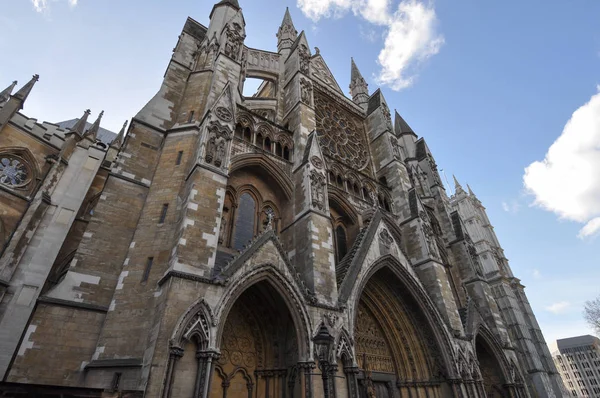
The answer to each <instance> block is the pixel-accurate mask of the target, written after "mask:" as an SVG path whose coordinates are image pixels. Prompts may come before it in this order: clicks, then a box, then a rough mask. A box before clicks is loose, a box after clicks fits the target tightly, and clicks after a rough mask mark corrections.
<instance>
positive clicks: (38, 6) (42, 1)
mask: <svg viewBox="0 0 600 398" xmlns="http://www.w3.org/2000/svg"><path fill="white" fill-rule="evenodd" d="M31 2H32V3H33V8H35V10H36V11H37V12H42V11H44V10H45V9H46V7H48V1H47V0H31Z"/></svg>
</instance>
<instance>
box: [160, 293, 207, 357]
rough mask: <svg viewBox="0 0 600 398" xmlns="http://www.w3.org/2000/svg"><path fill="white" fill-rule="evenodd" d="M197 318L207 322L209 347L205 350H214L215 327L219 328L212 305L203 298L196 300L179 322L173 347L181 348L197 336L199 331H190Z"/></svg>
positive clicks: (172, 340) (172, 343)
mask: <svg viewBox="0 0 600 398" xmlns="http://www.w3.org/2000/svg"><path fill="white" fill-rule="evenodd" d="M196 317H203V318H204V319H206V321H207V326H209V328H208V336H206V337H208V338H207V341H206V343H207V346H206V347H205V348H204V349H209V348H214V347H215V343H214V327H215V326H217V324H216V321H215V317H214V315H213V311H212V309H211V308H210V305H209V304H208V303H207V302H206V300H204V299H203V298H201V299H198V300H196V302H195V303H194V304H192V305H191V306H190V307H189V308H188V309H187V310H186V311H185V312H184V313H183V314H182V315H181V316H180V317H179V320H178V321H177V326H175V329H174V330H173V334H172V335H171V345H177V346H181V343H182V342H183V340H189V339H190V337H192V336H193V335H196V334H197V333H198V332H199V331H195V330H193V329H192V330H188V329H189V328H190V327H191V326H193V325H192V321H194V319H195V318H196Z"/></svg>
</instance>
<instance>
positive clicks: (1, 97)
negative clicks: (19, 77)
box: [0, 80, 17, 105]
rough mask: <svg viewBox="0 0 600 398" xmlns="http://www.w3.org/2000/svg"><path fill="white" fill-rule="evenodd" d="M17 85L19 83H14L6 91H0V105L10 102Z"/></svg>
mask: <svg viewBox="0 0 600 398" xmlns="http://www.w3.org/2000/svg"><path fill="white" fill-rule="evenodd" d="M16 85H17V81H16V80H15V81H13V82H12V83H11V84H10V85H9V86H8V87H6V88H5V89H4V90H2V91H0V105H1V104H3V103H5V102H6V101H8V99H9V98H10V95H11V94H12V91H13V89H14V88H15V86H16Z"/></svg>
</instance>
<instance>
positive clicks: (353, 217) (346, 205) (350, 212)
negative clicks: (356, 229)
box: [329, 189, 358, 225]
mask: <svg viewBox="0 0 600 398" xmlns="http://www.w3.org/2000/svg"><path fill="white" fill-rule="evenodd" d="M329 200H330V201H331V202H333V203H335V204H336V205H337V206H338V207H339V208H340V209H342V210H343V212H344V213H345V214H346V215H347V216H348V217H349V218H350V221H352V223H353V224H357V225H358V213H357V212H356V210H355V209H354V206H352V205H351V204H350V202H348V200H346V198H344V196H343V195H341V192H340V191H336V190H334V189H330V190H329Z"/></svg>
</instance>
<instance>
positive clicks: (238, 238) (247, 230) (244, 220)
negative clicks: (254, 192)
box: [232, 193, 256, 250]
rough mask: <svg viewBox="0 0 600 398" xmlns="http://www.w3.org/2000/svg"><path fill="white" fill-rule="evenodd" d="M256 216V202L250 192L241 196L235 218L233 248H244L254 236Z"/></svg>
mask: <svg viewBox="0 0 600 398" xmlns="http://www.w3.org/2000/svg"><path fill="white" fill-rule="evenodd" d="M255 217H256V203H255V202H254V199H253V198H252V196H251V195H250V194H249V193H244V194H242V196H240V204H239V206H238V208H237V218H236V220H235V232H234V235H233V245H232V246H233V248H234V249H236V250H242V249H243V248H244V246H245V245H247V244H248V242H250V241H251V240H252V238H253V237H254V228H255V226H254V225H255V223H254V218H255Z"/></svg>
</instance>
